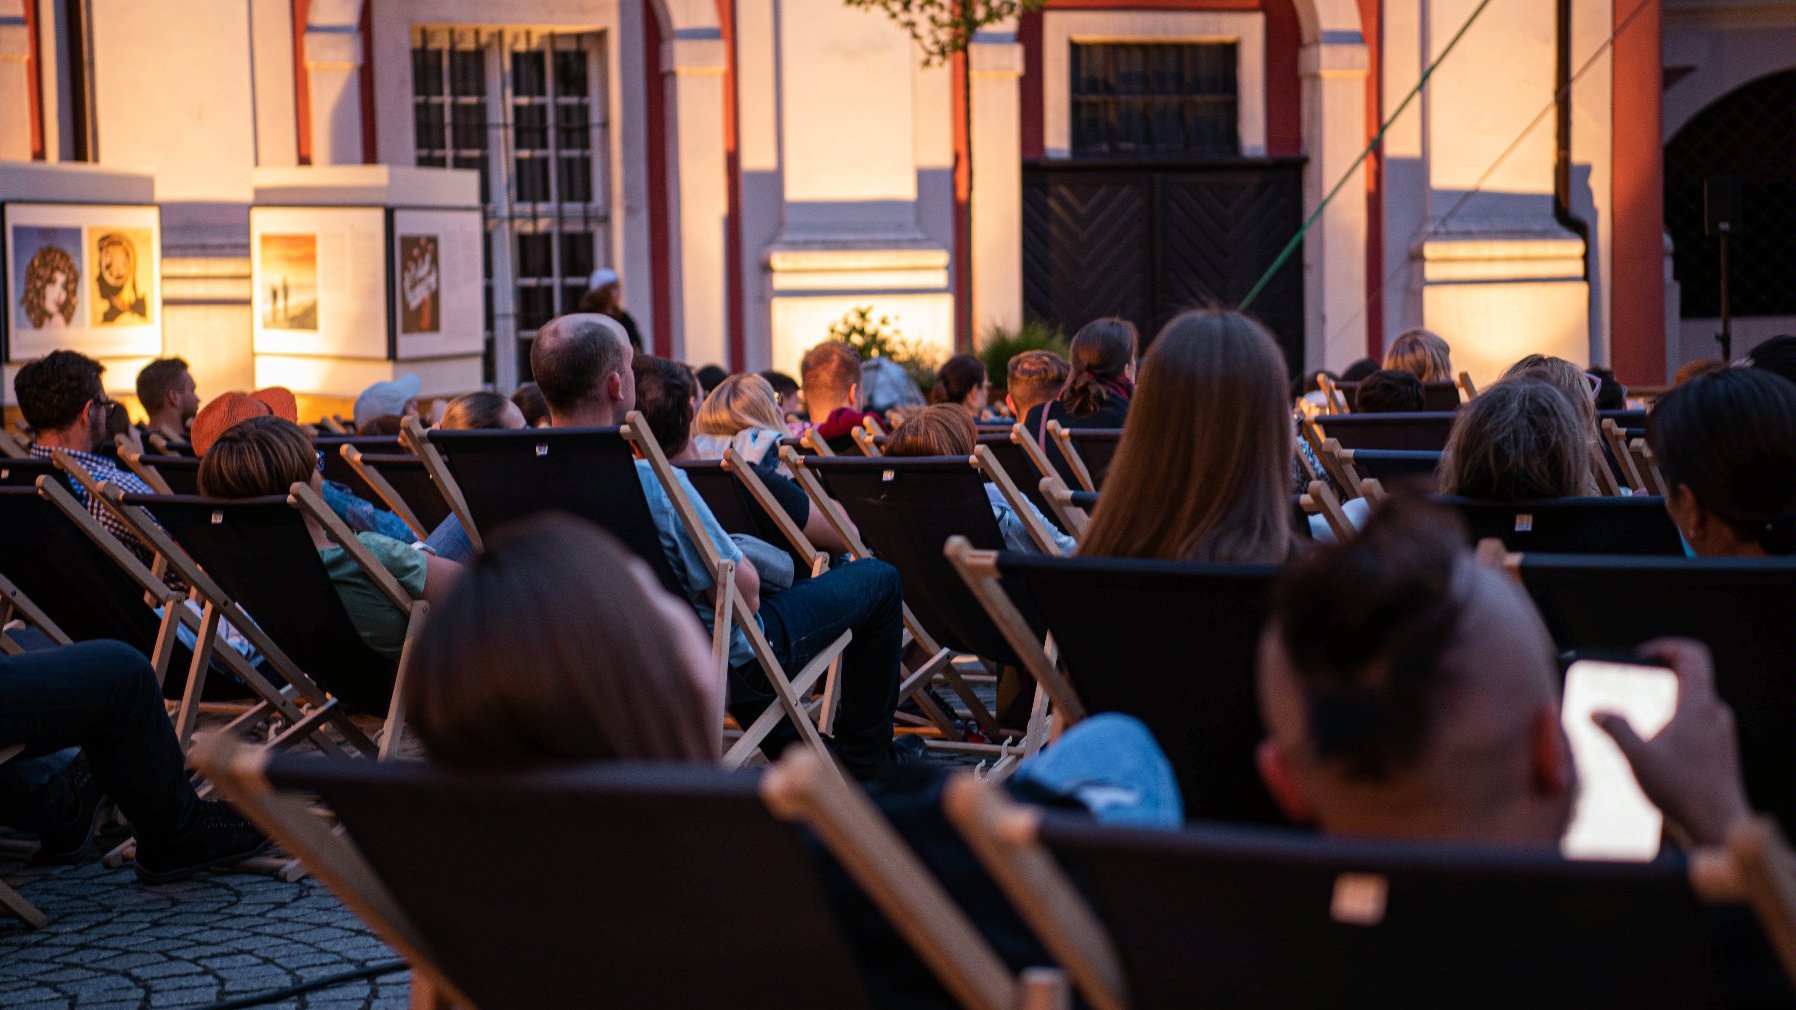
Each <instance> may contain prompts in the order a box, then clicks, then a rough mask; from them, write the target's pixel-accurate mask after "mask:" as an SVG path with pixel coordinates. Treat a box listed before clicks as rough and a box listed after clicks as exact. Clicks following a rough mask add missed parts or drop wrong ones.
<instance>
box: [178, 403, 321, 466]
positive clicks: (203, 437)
mask: <svg viewBox="0 0 1796 1010" xmlns="http://www.w3.org/2000/svg"><path fill="white" fill-rule="evenodd" d="M252 417H279V418H283V419H285V420H287V421H291V422H293V423H295V424H297V423H298V421H299V403H298V401H296V400H295V399H294V397H293V391H292V390H290V389H288V388H286V387H285V386H269V387H267V388H265V389H258V390H256V391H255V392H253V393H240V392H238V391H236V390H232V391H230V392H228V393H220V394H219V395H217V396H215V397H213V398H212V399H210V400H207V401H206V405H205V406H204V407H202V408H201V409H200V412H199V413H198V414H196V415H194V418H193V427H192V429H191V430H190V432H189V434H188V443H189V444H190V445H191V446H192V448H193V452H194V455H196V456H204V455H206V453H207V452H209V451H210V450H211V448H212V444H213V443H214V442H217V441H218V438H219V436H220V435H223V434H224V433H225V432H226V431H229V430H230V429H231V428H233V427H235V426H236V425H238V424H239V423H241V422H243V421H247V420H249V419H250V418H252Z"/></svg>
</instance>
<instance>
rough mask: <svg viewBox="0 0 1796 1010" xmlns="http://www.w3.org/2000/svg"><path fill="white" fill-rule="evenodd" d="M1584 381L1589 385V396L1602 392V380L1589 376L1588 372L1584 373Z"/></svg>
mask: <svg viewBox="0 0 1796 1010" xmlns="http://www.w3.org/2000/svg"><path fill="white" fill-rule="evenodd" d="M1584 381H1585V382H1588V383H1590V395H1591V396H1596V395H1597V394H1598V393H1601V392H1602V391H1603V380H1601V379H1599V378H1597V377H1596V376H1594V375H1591V374H1590V373H1589V372H1585V373H1584Z"/></svg>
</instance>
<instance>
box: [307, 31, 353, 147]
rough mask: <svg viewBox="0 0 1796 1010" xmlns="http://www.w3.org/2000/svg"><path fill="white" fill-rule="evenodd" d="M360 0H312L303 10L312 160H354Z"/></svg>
mask: <svg viewBox="0 0 1796 1010" xmlns="http://www.w3.org/2000/svg"><path fill="white" fill-rule="evenodd" d="M362 3H363V0H312V5H311V7H310V8H309V9H308V11H307V13H306V35H305V54H306V85H307V92H308V93H307V98H308V99H310V102H311V112H312V164H314V165H360V164H361V163H362V162H363V160H364V154H365V153H366V152H364V151H363V150H362V78H361V67H362V34H361V32H360V31H359V30H358V26H359V25H360V24H361V18H362Z"/></svg>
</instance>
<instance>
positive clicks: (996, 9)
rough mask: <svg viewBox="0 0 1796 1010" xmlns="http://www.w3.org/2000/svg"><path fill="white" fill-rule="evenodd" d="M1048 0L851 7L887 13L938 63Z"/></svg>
mask: <svg viewBox="0 0 1796 1010" xmlns="http://www.w3.org/2000/svg"><path fill="white" fill-rule="evenodd" d="M1046 2H1047V0H847V3H848V6H850V7H858V8H860V9H862V10H877V11H883V12H885V15H886V17H889V18H891V19H892V20H893V21H896V22H897V23H898V26H899V27H900V28H903V29H904V30H905V31H907V32H909V33H910V37H911V38H913V39H916V40H917V46H918V47H919V48H921V49H922V50H923V65H924V66H926V67H928V66H935V65H937V64H940V63H945V62H947V61H948V59H949V57H951V56H953V55H954V54H955V53H962V52H965V51H966V48H967V46H968V44H970V43H971V42H972V41H973V36H975V35H977V34H978V33H979V31H980V29H982V28H985V27H987V26H989V25H994V24H997V23H998V22H1000V21H1007V20H1009V19H1011V18H1014V17H1016V16H1017V15H1019V14H1023V13H1027V12H1029V11H1037V10H1040V9H1041V8H1042V7H1043V6H1044V5H1045V4H1046Z"/></svg>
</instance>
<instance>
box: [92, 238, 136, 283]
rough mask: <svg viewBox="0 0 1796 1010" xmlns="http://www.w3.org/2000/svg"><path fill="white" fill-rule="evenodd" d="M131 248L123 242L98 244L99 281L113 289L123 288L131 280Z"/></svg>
mask: <svg viewBox="0 0 1796 1010" xmlns="http://www.w3.org/2000/svg"><path fill="white" fill-rule="evenodd" d="M133 266H134V264H133V263H132V256H131V247H130V246H128V245H126V244H125V243H124V242H102V243H100V279H101V280H103V281H105V282H106V283H107V284H110V285H112V286H113V287H115V288H123V287H124V286H125V283H126V282H127V281H129V280H131V279H132V277H131V274H132V267H133Z"/></svg>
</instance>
